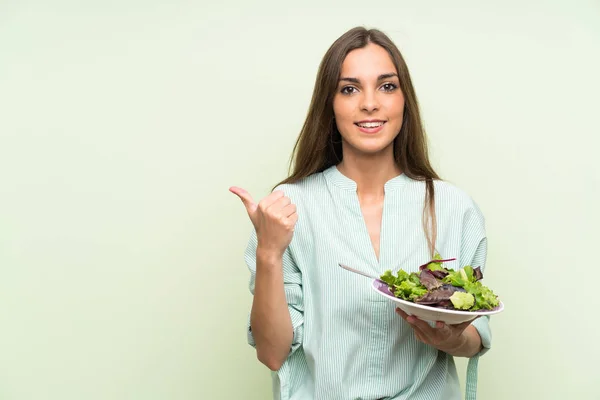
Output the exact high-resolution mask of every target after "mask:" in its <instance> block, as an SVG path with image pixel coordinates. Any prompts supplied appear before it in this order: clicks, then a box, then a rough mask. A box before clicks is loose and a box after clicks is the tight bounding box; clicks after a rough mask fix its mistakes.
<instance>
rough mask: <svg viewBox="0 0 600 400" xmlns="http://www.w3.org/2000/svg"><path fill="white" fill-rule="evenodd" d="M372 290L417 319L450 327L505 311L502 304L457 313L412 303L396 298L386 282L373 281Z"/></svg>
mask: <svg viewBox="0 0 600 400" xmlns="http://www.w3.org/2000/svg"><path fill="white" fill-rule="evenodd" d="M371 287H372V289H373V290H375V291H376V292H377V293H379V294H380V295H381V296H383V297H387V298H388V299H390V300H392V301H394V302H396V303H397V306H398V308H399V309H401V310H402V311H404V312H405V313H406V314H408V315H414V316H415V317H417V318H419V319H422V320H424V321H427V322H431V323H435V322H436V321H441V322H444V323H446V324H448V325H456V324H460V323H463V322H467V321H472V320H474V319H475V318H477V317H480V316H484V315H494V314H498V313H500V312H502V311H504V304H503V303H502V302H500V304H499V305H498V307H496V308H494V309H493V310H479V311H457V310H446V309H444V308H435V307H431V306H426V305H422V304H416V303H413V302H411V301H406V300H402V299H399V298H398V297H396V296H394V295H393V294H392V293H391V292H390V290H389V288H388V285H387V284H386V283H384V282H381V281H378V280H373V284H372V286H371Z"/></svg>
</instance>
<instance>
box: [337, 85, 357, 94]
mask: <svg viewBox="0 0 600 400" xmlns="http://www.w3.org/2000/svg"><path fill="white" fill-rule="evenodd" d="M356 90H357V89H356V88H355V87H353V86H344V87H343V88H342V90H340V93H342V94H346V95H350V94H353V93H356Z"/></svg>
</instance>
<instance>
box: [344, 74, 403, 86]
mask: <svg viewBox="0 0 600 400" xmlns="http://www.w3.org/2000/svg"><path fill="white" fill-rule="evenodd" d="M393 77H396V78H397V77H398V74H395V73H393V72H390V73H389V74H381V75H379V76H378V77H377V81H382V80H384V79H389V78H393ZM340 81H346V82H352V83H360V79H358V78H351V77H341V78H340Z"/></svg>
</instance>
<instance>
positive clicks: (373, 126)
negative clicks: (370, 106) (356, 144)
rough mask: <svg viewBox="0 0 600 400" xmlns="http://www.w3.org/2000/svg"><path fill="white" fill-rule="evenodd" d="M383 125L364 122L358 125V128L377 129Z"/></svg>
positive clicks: (381, 123)
mask: <svg viewBox="0 0 600 400" xmlns="http://www.w3.org/2000/svg"><path fill="white" fill-rule="evenodd" d="M381 125H383V122H365V123H362V124H358V126H360V127H362V128H377V127H380V126H381Z"/></svg>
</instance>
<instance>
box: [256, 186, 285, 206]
mask: <svg viewBox="0 0 600 400" xmlns="http://www.w3.org/2000/svg"><path fill="white" fill-rule="evenodd" d="M283 197H285V194H284V193H283V191H281V190H275V191H274V192H272V193H271V194H269V195H268V196H267V197H265V198H264V199H262V201H261V202H260V203H261V206H262V207H263V210H266V209H267V208H269V207H271V205H273V204H274V203H275V202H277V201H278V200H279V199H281V198H283Z"/></svg>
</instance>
